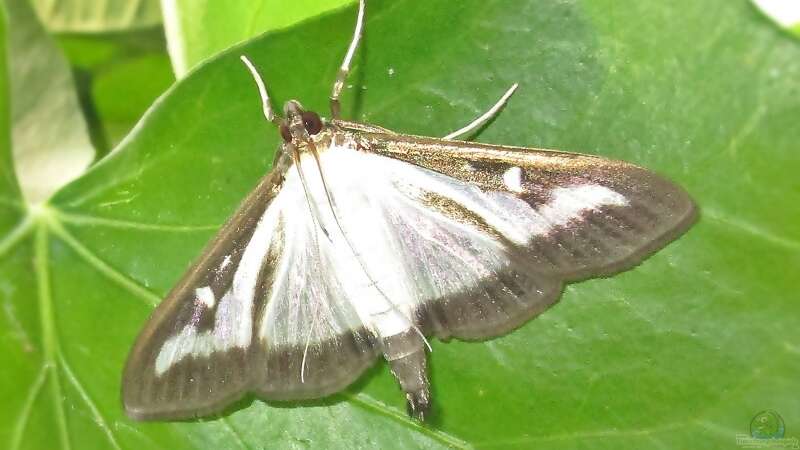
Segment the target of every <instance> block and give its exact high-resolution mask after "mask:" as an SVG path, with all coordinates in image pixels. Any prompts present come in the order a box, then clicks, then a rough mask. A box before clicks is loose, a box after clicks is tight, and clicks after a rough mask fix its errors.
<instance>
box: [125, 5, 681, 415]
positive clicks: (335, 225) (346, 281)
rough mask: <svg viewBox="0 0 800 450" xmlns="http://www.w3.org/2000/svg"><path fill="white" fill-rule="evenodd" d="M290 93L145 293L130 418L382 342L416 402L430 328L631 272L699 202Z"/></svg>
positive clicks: (300, 372) (279, 396) (515, 314)
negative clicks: (236, 177) (232, 180)
mask: <svg viewBox="0 0 800 450" xmlns="http://www.w3.org/2000/svg"><path fill="white" fill-rule="evenodd" d="M363 17H364V1H363V0H361V2H360V3H359V11H358V19H357V22H356V30H355V33H354V38H353V41H352V42H351V44H350V46H349V49H348V51H347V54H346V56H345V59H344V62H343V63H342V66H341V69H340V71H339V74H338V77H337V79H336V82H335V83H334V86H333V92H332V94H331V112H332V119H331V120H321V119H320V117H319V116H318V115H317V114H315V113H313V112H311V111H305V110H304V109H303V108H302V106H301V105H300V104H299V103H298V102H296V101H289V102H288V103H286V105H285V107H284V115H285V117H283V118H279V117H276V116H275V114H274V113H273V111H272V109H271V107H270V103H269V99H268V97H267V93H266V89H265V88H264V85H263V82H262V81H261V79H260V77H259V76H258V74H257V73H256V71H255V68H254V67H253V66H252V64H250V62H249V61H248V60H247V59H246V58H244V57H243V58H242V59H243V61H244V62H245V63H246V64H247V66H248V68H249V69H250V70H251V71H252V72H253V75H254V77H255V79H256V83H257V86H258V88H259V92H260V94H261V97H262V106H263V110H264V114H265V116H266V118H267V119H268V120H269V121H272V122H274V123H275V124H276V125H277V126H278V127H279V129H280V134H281V136H282V138H283V144H282V146H281V149H280V152H279V153H278V155H277V156H276V160H275V163H274V165H273V169H272V171H271V172H269V173H268V174H267V175H266V176H265V177H264V178H263V179H262V180H261V181H260V183H259V184H258V185H257V186H256V188H255V190H253V191H252V192H251V193H250V194H249V195H248V197H247V198H246V199H245V200H244V202H243V203H242V204H241V206H240V207H239V209H238V210H237V211H236V213H235V214H234V215H233V217H232V218H231V219H230V220H229V221H228V223H227V224H226V225H225V226H224V227H223V228H222V230H221V231H220V232H219V234H218V235H217V236H216V237H215V238H214V240H213V241H212V242H211V243H210V244H209V245H208V246H207V248H206V249H205V251H204V252H203V253H202V255H201V256H200V258H199V259H198V260H197V261H196V262H195V264H194V265H193V266H192V267H191V268H190V269H189V271H188V272H187V273H186V274H185V275H184V276H183V278H182V280H181V281H180V282H179V283H178V285H177V286H176V287H175V288H174V289H173V290H172V291H171V292H170V293H169V295H168V296H167V298H166V299H165V300H164V301H163V302H162V303H161V304H160V305H159V306H158V308H156V310H155V311H154V312H153V314H152V316H151V317H150V319H149V321H148V322H147V324H146V325H145V327H144V330H142V332H141V334H140V335H139V337H138V339H137V341H136V344H135V345H134V347H133V350H132V351H131V353H130V356H129V358H128V362H127V365H126V367H125V372H124V376H123V382H122V399H123V403H124V407H125V411H126V413H127V414H128V415H129V416H131V417H132V418H135V419H142V420H152V419H181V418H190V417H196V416H202V415H207V414H213V413H216V412H219V411H221V410H223V409H224V408H225V407H226V406H228V405H229V404H231V403H232V402H234V401H236V400H237V399H239V398H241V397H242V396H243V395H246V394H248V393H253V394H255V395H256V396H257V397H260V398H263V399H267V400H296V399H312V398H319V397H323V396H327V395H329V394H332V393H334V392H337V391H339V390H342V389H343V388H345V387H346V386H348V385H349V384H351V383H353V382H354V381H355V380H356V379H357V378H359V376H360V375H361V373H362V372H364V370H365V369H367V368H368V367H370V366H371V365H372V364H374V362H375V361H376V359H377V358H378V357H380V356H382V357H383V358H385V359H386V360H387V361H388V363H389V367H390V368H391V371H392V373H393V374H394V375H395V377H396V378H397V381H398V382H399V384H400V387H401V388H402V390H403V392H404V393H405V395H406V398H407V404H408V410H409V413H410V414H411V415H413V416H414V417H417V418H419V419H424V417H425V415H426V414H427V412H428V410H429V407H430V404H431V398H430V390H429V383H428V375H427V368H426V348H427V340H426V336H435V337H437V338H440V339H448V338H451V337H455V338H458V339H469V340H479V339H487V338H491V337H495V336H498V335H502V334H504V333H507V332H509V331H511V330H513V329H514V328H516V327H518V326H520V325H521V324H523V323H525V322H526V321H528V320H530V319H531V318H533V317H535V316H536V315H538V314H539V313H541V312H542V311H544V310H545V309H547V308H548V307H549V306H550V305H552V304H553V303H555V302H556V300H558V298H559V296H560V295H561V290H562V287H563V285H564V283H566V282H572V281H577V280H581V279H585V278H589V277H596V276H607V275H610V274H613V273H616V272H619V271H621V270H625V269H628V268H630V267H632V266H634V265H636V264H637V263H639V262H640V261H641V260H642V259H644V258H645V257H646V256H648V255H649V254H651V253H652V252H654V251H656V250H657V249H659V248H661V247H663V246H664V245H666V244H667V243H668V242H670V241H671V240H673V239H675V238H676V237H677V236H678V235H680V234H681V233H683V232H684V231H685V230H686V229H687V228H688V227H689V226H690V225H691V224H692V222H693V220H694V217H695V211H696V210H695V207H694V204H693V203H692V201H691V199H690V198H689V197H688V195H687V194H686V193H685V192H684V191H683V190H682V189H681V188H680V187H678V186H676V185H674V184H673V183H671V182H669V181H667V180H665V179H663V178H661V177H659V176H658V175H656V174H654V173H652V172H650V171H648V170H645V169H642V168H640V167H637V166H634V165H632V164H628V163H624V162H620V161H611V160H608V159H603V158H599V157H595V156H587V155H580V154H575V153H565V152H560V151H551V150H539V149H530V148H519V147H506V146H498V145H487V144H477V143H471V142H464V141H458V140H454V138H456V137H458V136H462V135H464V134H465V133H469V132H471V131H473V130H475V129H476V128H477V127H478V126H480V125H481V124H483V123H485V121H486V120H488V119H489V118H490V117H491V116H492V115H494V114H495V113H496V112H497V111H498V110H499V109H500V108H501V107H502V105H503V104H504V103H505V101H506V100H507V99H508V97H509V96H510V95H511V93H512V91H513V89H514V87H516V86H514V87H512V89H511V90H509V92H507V93H506V95H505V96H504V97H503V98H502V99H501V100H500V101H499V102H498V103H497V104H496V105H495V106H494V107H493V108H492V109H490V110H489V111H488V112H487V113H486V114H484V115H483V116H481V117H480V118H478V119H477V120H475V121H474V122H473V123H471V124H470V125H468V126H466V127H464V128H462V129H461V130H458V131H457V132H454V133H452V134H450V135H448V136H446V137H445V138H442V139H437V138H430V137H419V136H410V135H404V134H398V133H394V132H392V131H389V130H386V129H383V128H380V127H377V126H374V125H367V124H362V123H355V122H349V121H345V120H342V119H340V118H339V101H338V98H339V94H340V92H341V91H342V87H343V85H344V82H345V79H346V76H347V73H348V71H349V66H350V62H351V60H352V58H353V55H354V54H355V51H356V48H357V46H358V42H359V40H360V36H361V30H362V26H363Z"/></svg>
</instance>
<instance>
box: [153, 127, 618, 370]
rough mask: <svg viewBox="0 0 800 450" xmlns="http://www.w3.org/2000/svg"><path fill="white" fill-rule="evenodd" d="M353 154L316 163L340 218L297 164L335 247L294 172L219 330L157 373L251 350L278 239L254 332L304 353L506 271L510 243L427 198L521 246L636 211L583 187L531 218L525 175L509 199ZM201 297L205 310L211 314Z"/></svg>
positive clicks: (249, 254)
mask: <svg viewBox="0 0 800 450" xmlns="http://www.w3.org/2000/svg"><path fill="white" fill-rule="evenodd" d="M355 148H356V147H355V145H354V144H353V143H347V142H346V143H345V144H344V145H341V146H332V147H330V148H328V149H325V150H324V151H323V152H322V153H321V154H320V160H321V166H322V170H323V171H324V175H325V178H326V181H327V188H328V190H329V192H330V194H331V196H332V198H333V201H334V203H335V205H334V208H333V209H332V208H331V207H330V206H329V205H328V200H327V197H326V195H325V190H324V188H323V184H322V181H321V177H320V173H319V169H318V167H317V164H316V162H315V161H314V159H313V157H312V156H311V155H309V154H303V155H302V157H301V162H300V164H301V165H302V169H303V172H304V173H305V175H306V181H307V183H308V190H309V193H310V195H311V197H312V198H311V199H310V200H311V201H312V202H314V203H315V204H316V205H317V209H318V210H319V216H320V217H319V218H318V219H319V221H320V222H321V223H320V225H322V226H323V227H324V228H325V230H327V231H328V233H329V237H326V236H325V235H324V234H323V233H322V232H321V230H320V227H319V226H318V224H317V223H316V222H315V220H314V217H313V216H312V214H311V212H310V211H309V208H308V201H307V199H306V198H305V193H304V189H303V187H302V184H301V182H300V177H299V176H298V172H297V168H296V167H292V168H290V169H289V171H288V172H287V173H286V177H285V180H284V184H283V186H282V187H281V190H280V192H279V193H278V194H277V195H276V196H275V198H274V199H273V201H272V203H271V204H270V206H269V208H268V209H267V211H266V213H265V214H264V216H263V217H262V218H261V220H260V221H259V224H258V226H257V228H256V230H255V232H254V235H253V237H252V239H251V241H250V242H249V243H248V245H247V247H246V249H245V251H244V254H243V257H242V259H241V262H240V265H239V267H237V268H236V272H235V275H234V278H233V282H232V287H231V289H229V290H228V292H226V293H225V295H224V296H223V298H222V299H221V300H219V302H218V305H217V310H216V317H215V321H214V328H213V330H211V331H208V332H203V333H198V332H197V329H196V323H189V324H187V326H186V327H185V328H184V329H183V330H182V331H181V332H180V333H179V334H177V335H175V336H173V337H171V338H170V339H168V340H167V341H166V342H165V344H164V346H163V347H162V349H161V351H160V353H159V355H158V359H157V361H156V370H157V372H158V373H163V372H164V371H166V370H167V369H168V368H169V367H171V366H172V365H174V364H176V363H177V362H178V361H180V360H181V359H182V358H184V357H186V356H187V355H195V356H199V355H208V354H210V353H211V352H213V351H224V350H227V349H229V348H232V347H241V348H246V347H247V346H248V345H250V343H251V336H250V334H251V330H252V326H253V323H252V320H253V316H254V311H253V305H254V299H253V296H254V294H255V287H256V285H257V283H258V281H259V280H258V275H259V273H260V271H261V267H262V264H263V261H264V258H265V257H266V255H267V253H268V251H269V249H270V247H271V245H272V244H271V240H272V239H282V240H283V241H282V242H281V244H280V245H279V247H280V248H281V249H282V250H281V251H280V255H279V257H278V258H277V261H275V262H274V266H273V273H272V277H271V280H272V285H271V286H270V287H269V288H268V289H267V291H266V298H265V299H264V304H265V307H264V308H263V310H260V311H257V312H256V315H258V317H257V318H256V319H255V320H256V333H257V335H258V339H260V340H261V341H262V342H263V345H266V346H269V347H273V346H274V347H281V346H303V345H306V346H307V345H310V344H314V343H318V342H323V341H327V340H330V339H333V338H335V337H337V336H339V335H341V334H343V333H347V332H349V331H351V330H353V329H356V328H360V327H366V328H367V329H369V330H370V331H372V332H373V333H374V334H376V335H377V336H382V337H387V336H391V335H394V334H397V333H401V332H403V331H406V330H408V329H409V328H410V327H411V321H410V319H409V318H410V317H411V314H412V313H413V311H414V310H415V309H416V308H418V307H419V306H420V305H421V304H424V303H426V302H430V301H433V300H436V299H440V298H442V297H446V296H449V295H454V294H457V293H462V292H465V291H468V290H469V289H472V288H474V287H476V286H478V285H479V284H480V283H482V281H483V280H486V279H487V278H491V277H496V276H498V275H499V274H501V273H503V271H504V270H506V269H507V268H508V267H509V265H510V262H509V261H508V259H507V256H506V255H507V254H508V252H507V249H506V248H505V247H504V245H506V244H505V243H503V242H501V240H500V239H498V238H497V237H496V236H495V235H492V234H491V233H487V232H486V231H485V230H481V229H479V228H478V227H476V226H472V225H469V224H467V223H464V222H463V221H458V220H454V219H453V218H452V217H450V216H448V215H446V214H444V213H442V212H441V211H439V210H437V209H436V208H434V207H431V204H430V202H431V198H432V197H431V196H435V197H436V198H443V199H446V200H447V201H448V202H451V203H454V204H457V205H459V207H460V208H463V209H464V210H466V211H469V212H470V214H473V215H474V216H476V217H478V218H480V220H481V221H482V222H483V223H485V224H486V226H489V227H491V228H492V229H493V230H494V231H496V233H497V234H500V235H502V236H503V237H504V238H505V239H507V240H510V241H511V242H514V243H516V244H519V245H525V244H527V243H529V242H530V241H531V240H532V239H534V238H535V237H537V236H541V235H546V234H548V233H550V232H551V231H553V230H554V229H555V228H557V227H561V226H565V225H567V224H568V223H569V222H570V221H572V220H577V219H580V217H581V215H582V214H584V213H585V212H587V211H593V210H597V209H599V208H602V207H604V206H622V205H627V204H628V201H627V199H626V198H625V197H624V196H623V195H621V194H620V193H618V192H615V191H613V190H611V189H609V188H607V187H604V186H600V185H595V184H576V185H572V186H563V187H560V188H557V189H555V190H553V191H552V192H551V193H550V195H549V197H548V200H547V201H546V202H545V203H544V204H541V205H539V206H538V208H533V207H531V205H530V204H528V203H527V202H526V201H524V200H523V199H521V198H519V197H518V196H517V194H519V193H521V192H522V191H523V186H522V177H523V175H524V173H523V169H522V168H520V167H512V168H510V169H508V170H507V171H506V172H505V173H504V175H503V182H504V184H505V185H506V187H507V189H508V192H500V191H482V190H481V189H480V188H478V187H477V186H475V185H472V184H468V183H465V182H462V181H459V180H456V179H454V178H451V177H448V176H446V175H442V174H440V173H437V172H434V171H431V170H428V169H424V168H421V167H418V166H415V165H412V164H409V163H406V162H403V161H400V160H396V159H392V158H388V157H384V156H379V155H376V154H371V153H365V152H360V151H358V150H355ZM334 210H335V212H336V213H335V215H334V212H333V211H334ZM337 218H338V222H337V220H336V219H337ZM201 290H202V289H198V292H197V294H198V295H197V296H198V299H200V301H201V302H202V303H204V304H208V303H210V302H206V300H209V297H208V293H206V292H205V291H202V292H201ZM209 291H210V290H209ZM201 294H202V295H201ZM210 294H211V299H212V300H213V293H210ZM204 299H205V300H204Z"/></svg>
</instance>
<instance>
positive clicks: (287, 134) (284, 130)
mask: <svg viewBox="0 0 800 450" xmlns="http://www.w3.org/2000/svg"><path fill="white" fill-rule="evenodd" d="M279 128H280V131H281V137H282V138H283V141H284V142H292V132H291V131H289V127H288V126H287V125H286V123H284V122H282V123H281V126H280V127H279Z"/></svg>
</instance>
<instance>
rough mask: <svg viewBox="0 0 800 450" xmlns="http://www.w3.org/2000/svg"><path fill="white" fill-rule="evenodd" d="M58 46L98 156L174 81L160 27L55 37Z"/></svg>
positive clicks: (137, 119) (124, 133)
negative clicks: (72, 75) (70, 70)
mask: <svg viewBox="0 0 800 450" xmlns="http://www.w3.org/2000/svg"><path fill="white" fill-rule="evenodd" d="M59 44H60V45H61V46H62V48H64V50H65V53H66V54H67V58H68V59H69V60H70V63H71V64H72V65H73V69H74V71H75V73H76V75H77V79H78V91H79V96H80V97H81V100H82V104H83V107H84V112H85V113H86V115H87V118H88V120H89V124H90V129H91V130H92V132H93V142H94V143H95V147H96V148H98V150H99V151H102V153H103V154H104V153H107V151H108V150H110V148H111V147H113V146H115V145H116V144H118V143H119V141H120V140H122V138H123V137H125V135H126V134H127V133H128V132H129V131H130V130H131V128H133V126H134V125H135V124H136V122H138V121H139V119H140V118H141V117H142V115H143V114H144V112H145V111H146V110H147V108H148V107H149V106H150V105H151V104H152V103H153V101H155V99H156V98H157V97H158V96H159V95H161V94H162V93H163V92H164V91H166V90H167V88H168V87H169V86H170V84H172V82H174V81H175V77H174V76H173V75H172V68H171V66H170V62H169V58H168V56H167V53H166V49H165V48H164V47H165V42H164V36H163V30H160V29H158V30H155V29H153V30H139V31H135V32H128V33H124V34H115V35H111V36H105V35H103V36H96V35H88V36H87V35H66V36H60V37H59ZM122 98H125V99H126V101H120V99H122Z"/></svg>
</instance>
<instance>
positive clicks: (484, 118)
mask: <svg viewBox="0 0 800 450" xmlns="http://www.w3.org/2000/svg"><path fill="white" fill-rule="evenodd" d="M518 87H519V83H514V85H513V86H511V88H509V89H508V90H507V91H506V93H505V94H503V96H502V97H500V100H498V101H497V103H495V104H494V106H492V107H491V108H489V110H488V111H486V112H485V113H483V114H481V116H480V117H478V118H477V119H475V120H473V121H472V122H470V123H469V124H468V125H466V126H465V127H463V128H460V129H458V130H456V131H453V132H452V133H450V134H448V135H447V136H445V137H443V138H442V139H444V140H446V141H449V140H452V139H457V138H459V137H460V136H464V135H467V134H469V133H472V132H473V131H475V130H477V129H478V128H480V127H481V126H483V124H485V123H486V122H488V121H489V120H491V119H492V118H493V117H494V116H496V115H497V113H498V112H499V111H500V108H502V107H503V106H505V105H506V103H507V102H508V99H509V98H510V97H511V94H513V93H514V91H516V90H517V88H518Z"/></svg>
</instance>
